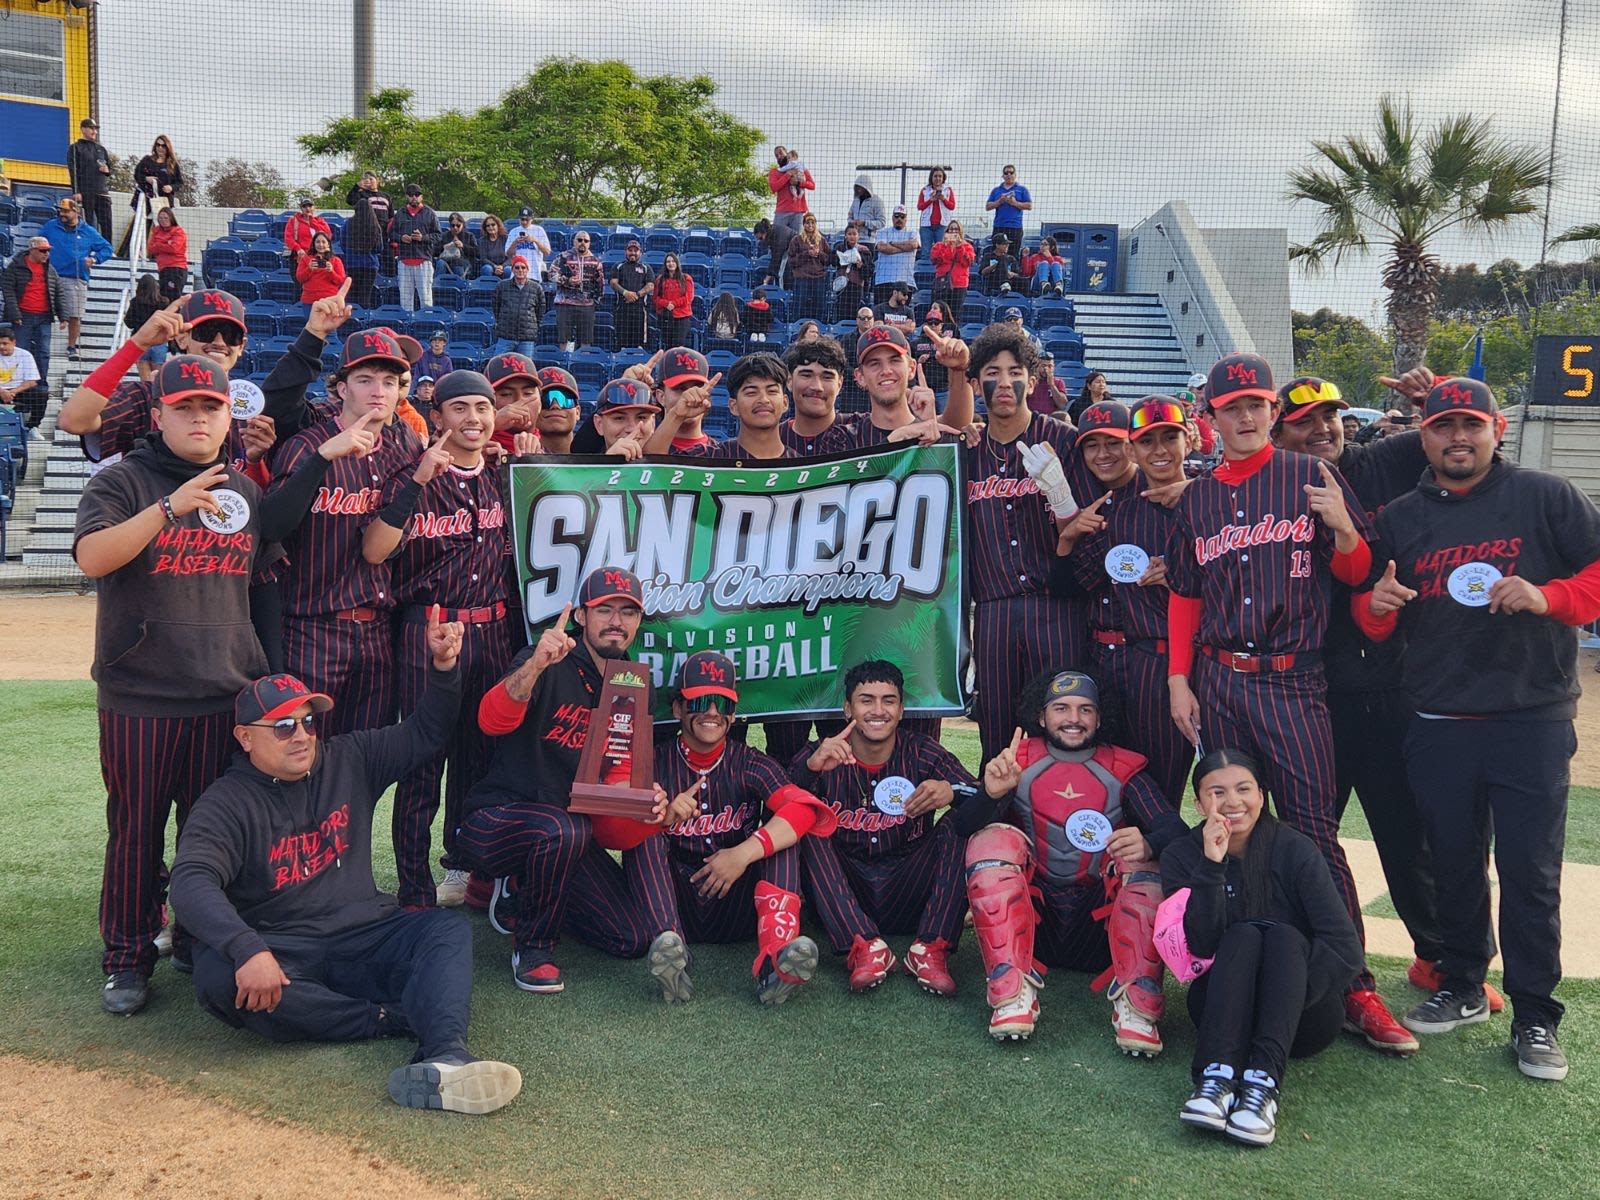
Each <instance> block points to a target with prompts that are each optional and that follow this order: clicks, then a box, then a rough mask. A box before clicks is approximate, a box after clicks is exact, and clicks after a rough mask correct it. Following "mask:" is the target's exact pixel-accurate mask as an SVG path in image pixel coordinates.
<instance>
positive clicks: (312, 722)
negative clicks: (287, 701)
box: [250, 713, 317, 742]
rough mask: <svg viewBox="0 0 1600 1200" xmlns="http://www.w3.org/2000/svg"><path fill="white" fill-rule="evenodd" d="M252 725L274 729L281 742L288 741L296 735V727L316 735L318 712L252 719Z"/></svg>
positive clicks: (254, 727)
mask: <svg viewBox="0 0 1600 1200" xmlns="http://www.w3.org/2000/svg"><path fill="white" fill-rule="evenodd" d="M250 726H251V728H252V729H270V730H272V736H273V737H275V738H277V739H278V740H279V741H280V742H287V741H288V740H289V739H290V738H292V737H294V731H295V729H296V728H300V729H304V730H305V731H306V732H307V733H309V734H310V735H311V736H312V737H316V736H317V714H316V713H307V714H306V715H305V716H303V717H300V718H298V719H296V718H295V717H280V718H279V719H278V720H276V721H252V722H251V723H250Z"/></svg>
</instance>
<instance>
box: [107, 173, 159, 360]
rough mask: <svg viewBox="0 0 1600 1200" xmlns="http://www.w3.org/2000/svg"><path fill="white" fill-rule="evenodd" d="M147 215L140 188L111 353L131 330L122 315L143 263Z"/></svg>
mask: <svg viewBox="0 0 1600 1200" xmlns="http://www.w3.org/2000/svg"><path fill="white" fill-rule="evenodd" d="M149 216H150V197H149V196H148V195H146V193H145V190H144V189H143V188H140V189H139V199H138V203H136V204H135V205H134V206H133V228H132V229H131V230H129V231H128V282H127V283H125V284H124V285H123V287H122V300H121V302H120V303H119V304H118V306H117V315H116V317H115V318H114V321H113V324H112V326H111V352H112V353H113V354H115V353H116V352H117V351H118V350H120V349H122V344H123V343H124V342H126V341H127V340H128V336H129V334H130V332H131V331H130V330H129V329H128V323H127V322H126V321H124V320H123V319H122V315H123V314H124V313H126V312H127V311H128V305H129V304H130V303H131V302H132V300H133V291H134V289H135V288H136V287H138V286H139V268H140V266H141V265H143V263H144V257H145V249H146V246H145V240H146V237H145V225H146V222H147V220H148V218H149Z"/></svg>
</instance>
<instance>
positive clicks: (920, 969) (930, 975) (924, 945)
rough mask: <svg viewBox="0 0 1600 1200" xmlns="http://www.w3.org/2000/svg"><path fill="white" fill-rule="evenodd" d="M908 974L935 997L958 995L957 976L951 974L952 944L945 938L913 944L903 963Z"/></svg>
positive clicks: (907, 951)
mask: <svg viewBox="0 0 1600 1200" xmlns="http://www.w3.org/2000/svg"><path fill="white" fill-rule="evenodd" d="M901 966H903V967H904V968H905V971H906V974H907V975H909V976H911V978H913V979H915V980H916V981H917V982H918V983H919V984H921V985H922V990H923V991H925V992H931V993H932V994H933V995H935V996H954V995H955V994H956V981H955V976H953V975H951V974H950V944H949V943H948V942H946V941H945V940H944V939H943V938H935V939H934V940H933V941H931V942H912V943H911V945H910V947H909V948H908V949H907V950H906V956H905V958H904V959H903V960H902V962H901Z"/></svg>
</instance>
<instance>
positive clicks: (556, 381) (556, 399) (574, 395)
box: [539, 367, 583, 408]
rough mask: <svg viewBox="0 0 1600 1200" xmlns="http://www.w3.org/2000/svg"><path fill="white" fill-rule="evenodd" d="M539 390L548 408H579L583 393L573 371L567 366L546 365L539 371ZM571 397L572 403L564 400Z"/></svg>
mask: <svg viewBox="0 0 1600 1200" xmlns="http://www.w3.org/2000/svg"><path fill="white" fill-rule="evenodd" d="M539 390H540V391H542V392H543V393H544V403H545V407H547V408H577V407H578V402H579V401H580V400H581V399H582V396H583V393H582V391H581V390H580V389H579V387H578V381H577V380H576V379H574V378H573V376H572V372H571V371H569V370H567V369H566V368H565V367H544V368H542V369H541V370H540V371H539ZM568 399H570V400H571V401H572V403H571V404H566V403H564V401H566V400H568Z"/></svg>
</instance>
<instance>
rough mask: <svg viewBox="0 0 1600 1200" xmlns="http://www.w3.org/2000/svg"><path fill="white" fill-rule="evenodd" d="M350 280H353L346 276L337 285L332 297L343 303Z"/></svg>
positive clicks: (347, 292)
mask: <svg viewBox="0 0 1600 1200" xmlns="http://www.w3.org/2000/svg"><path fill="white" fill-rule="evenodd" d="M352 282H353V281H352V280H351V279H349V278H348V277H347V278H346V279H345V281H344V282H343V283H341V284H340V285H339V290H338V291H337V292H335V293H334V294H333V298H334V299H335V300H337V301H338V302H339V303H340V304H343V303H344V301H345V297H346V296H348V295H349V294H350V284H351V283H352Z"/></svg>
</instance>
